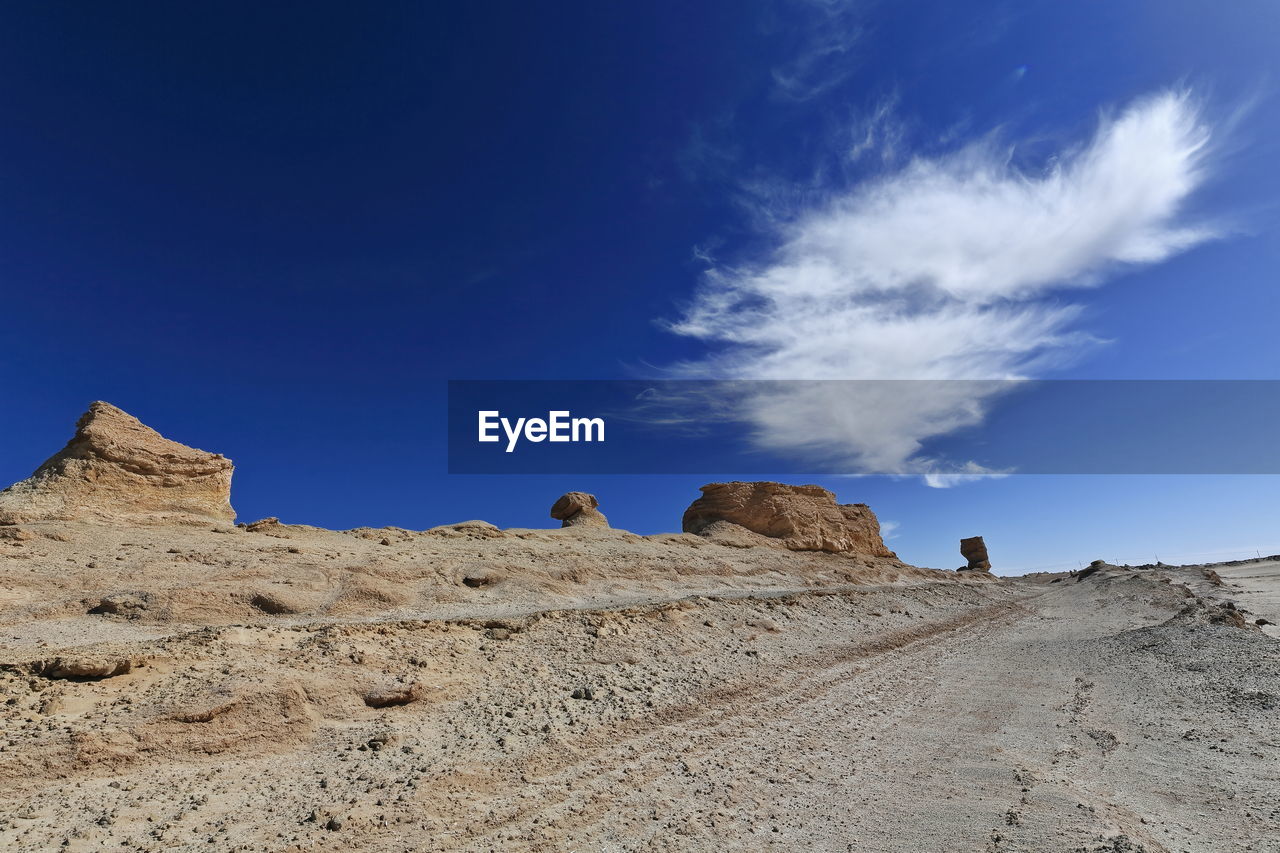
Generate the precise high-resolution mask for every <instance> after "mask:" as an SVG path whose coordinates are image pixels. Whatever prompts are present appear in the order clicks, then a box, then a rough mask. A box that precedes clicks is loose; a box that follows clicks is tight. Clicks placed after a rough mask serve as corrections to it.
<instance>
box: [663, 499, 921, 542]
mask: <svg viewBox="0 0 1280 853" xmlns="http://www.w3.org/2000/svg"><path fill="white" fill-rule="evenodd" d="M683 527H684V531H685V532H686V533H697V534H700V535H702V536H706V537H707V538H710V539H713V540H715V541H719V542H722V544H726V545H743V546H745V545H757V544H758V545H771V546H774V547H783V548H787V549H789V550H792V551H826V552H829V553H833V554H860V555H865V556H871V557H895V556H896V555H895V554H894V553H893V552H892V551H890V550H889V549H888V548H886V547H885V545H884V540H883V539H881V537H880V522H879V521H877V520H876V516H875V513H873V512H872V511H871V509H870V508H869V507H868V506H867V505H866V504H838V503H836V497H835V495H833V494H832V493H831V492H829V491H827V490H826V489H824V488H822V487H821V486H789V485H786V484H784V483H770V482H732V483H711V484H709V485H706V486H703V487H702V497H700V498H698V499H697V500H696V501H694V502H693V504H691V505H690V506H689V508H688V509H687V510H685V513H684V521H683Z"/></svg>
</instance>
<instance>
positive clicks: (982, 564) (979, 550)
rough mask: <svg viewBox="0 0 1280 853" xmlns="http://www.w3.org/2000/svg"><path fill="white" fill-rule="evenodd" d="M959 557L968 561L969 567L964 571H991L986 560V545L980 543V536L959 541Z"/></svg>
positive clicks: (989, 564) (989, 562) (989, 563)
mask: <svg viewBox="0 0 1280 853" xmlns="http://www.w3.org/2000/svg"><path fill="white" fill-rule="evenodd" d="M960 556H962V557H964V558H965V559H966V560H968V561H969V565H967V566H965V567H964V569H965V570H966V571H969V570H972V571H979V572H989V571H991V561H990V560H989V559H988V558H987V543H985V542H983V541H982V537H981V536H970V537H969V538H968V539H961V540H960Z"/></svg>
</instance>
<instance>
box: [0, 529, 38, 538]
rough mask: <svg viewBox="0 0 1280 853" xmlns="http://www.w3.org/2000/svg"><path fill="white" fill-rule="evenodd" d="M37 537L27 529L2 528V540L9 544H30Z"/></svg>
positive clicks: (0, 532)
mask: <svg viewBox="0 0 1280 853" xmlns="http://www.w3.org/2000/svg"><path fill="white" fill-rule="evenodd" d="M35 538H36V535H35V534H34V533H32V532H31V531H30V530H27V529H26V528H25V527H13V526H7V527H0V539H2V540H5V541H8V542H30V541H31V540H32V539H35Z"/></svg>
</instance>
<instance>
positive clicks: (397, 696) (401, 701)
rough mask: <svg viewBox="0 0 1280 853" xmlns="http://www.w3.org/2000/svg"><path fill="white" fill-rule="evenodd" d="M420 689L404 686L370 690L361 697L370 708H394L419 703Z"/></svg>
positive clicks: (414, 686)
mask: <svg viewBox="0 0 1280 853" xmlns="http://www.w3.org/2000/svg"><path fill="white" fill-rule="evenodd" d="M420 695H421V693H420V689H419V687H418V685H416V684H402V685H397V686H395V687H383V688H379V689H376V690H369V691H366V692H365V693H364V695H363V696H362V697H361V698H362V699H364V704H366V705H368V706H369V707H370V708H393V707H395V706H397V705H408V704H409V703H410V702H416V701H418V698H419V697H420Z"/></svg>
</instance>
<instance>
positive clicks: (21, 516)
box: [0, 402, 235, 524]
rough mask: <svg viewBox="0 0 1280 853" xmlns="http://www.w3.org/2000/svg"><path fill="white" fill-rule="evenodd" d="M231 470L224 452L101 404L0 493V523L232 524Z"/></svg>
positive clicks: (94, 407) (83, 417) (90, 408)
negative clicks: (173, 438) (62, 444)
mask: <svg viewBox="0 0 1280 853" xmlns="http://www.w3.org/2000/svg"><path fill="white" fill-rule="evenodd" d="M232 468H233V466H232V464H231V460H230V459H227V458H226V457H225V456H222V455H220V454H217V453H206V452H205V451H203V450H196V449H195V448H193V447H187V446H186V445H184V444H179V443H178V442H176V441H170V440H169V439H167V438H165V437H164V436H162V435H160V433H158V432H156V431H155V430H153V429H151V428H150V427H148V426H146V425H144V424H143V423H142V422H141V421H139V420H138V419H137V418H135V417H133V416H132V415H130V414H127V413H126V412H123V411H121V410H120V409H117V408H116V407H115V406H113V405H111V404H110V403H103V402H96V403H92V404H91V405H90V406H89V411H87V412H85V413H84V415H82V416H81V417H80V420H79V421H78V422H77V424H76V433H75V435H74V436H73V437H72V439H71V441H69V442H67V446H66V447H64V448H63V449H62V450H60V451H58V452H57V453H56V454H54V455H53V456H52V457H51V458H50V459H49V460H48V461H46V462H45V463H44V464H43V465H41V466H40V467H39V468H37V469H36V470H35V473H33V474H32V475H31V476H30V477H28V478H27V479H25V480H23V481H21V482H19V483H15V484H14V485H12V486H10V487H9V488H7V489H5V490H4V491H2V492H0V524H20V523H23V522H29V521H42V520H100V521H112V522H126V523H173V522H178V523H209V522H220V523H225V522H230V521H233V520H234V519H235V511H234V510H233V509H232V508H231V500H230V499H231V471H232Z"/></svg>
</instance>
